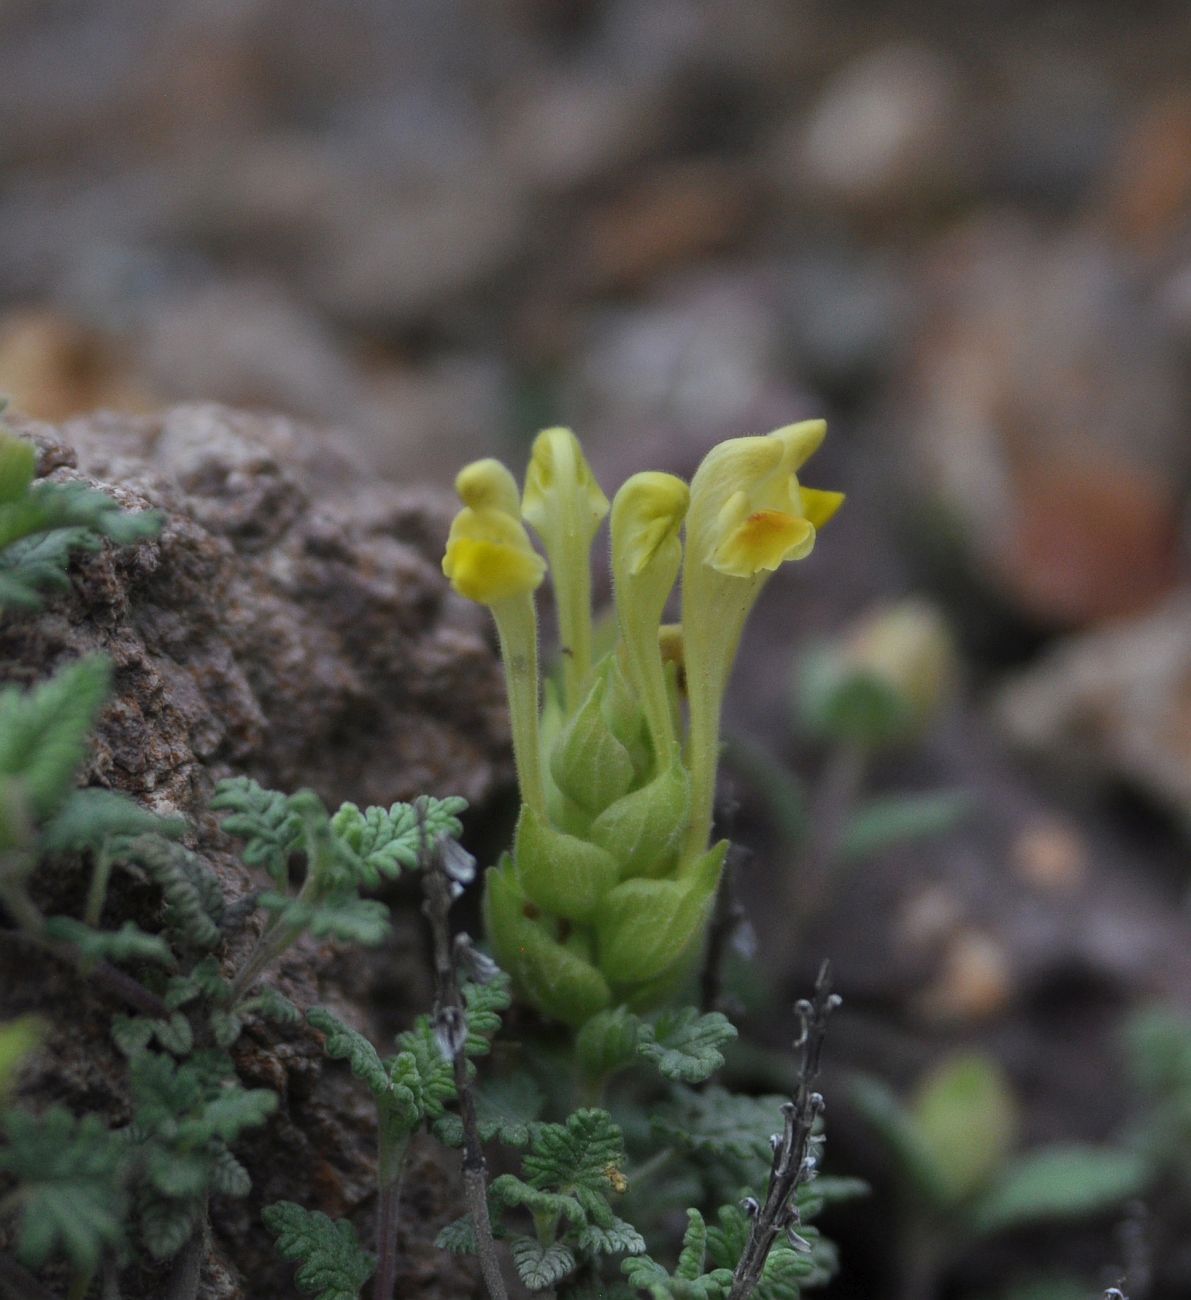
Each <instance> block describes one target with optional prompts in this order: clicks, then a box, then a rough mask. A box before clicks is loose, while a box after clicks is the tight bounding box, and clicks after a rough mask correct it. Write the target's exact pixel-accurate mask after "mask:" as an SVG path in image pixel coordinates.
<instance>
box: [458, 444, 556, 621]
mask: <svg viewBox="0 0 1191 1300" xmlns="http://www.w3.org/2000/svg"><path fill="white" fill-rule="evenodd" d="M455 490H456V491H457V492H458V493H459V497H460V499H461V500H462V501H463V503H464V505H463V509H462V510H460V512H459V513H458V514H457V515H456V516H455V520H454V522H453V523H452V524H451V532H450V535H449V537H448V538H447V550H446V554H445V555H444V556H443V562H442V569H443V573H445V574H446V576H447V577H448V578H449V579H450V580H451V585H452V586H453V587H454V588H455V590H456V591H457V592H458V593H459V594H460V595H461V596H465V597H466V598H467V599H468V600H474V601H478V602H479V603H480V604H482V605H495V604H498V603H499V602H502V601H506V600H510V599H511V598H513V597H514V596H519V595H523V594H525V593H527V592H531V591H534V590H535V589H536V588H537V587H538V586H539V585H540V584H541V581H542V579H543V578H544V577H545V575H546V562H545V560H543V559H542V557H541V556H540V555H539V554H538V553H537V551H535V550H534V549H533V545H532V543H531V542H530V540H529V535H528V534H527V533H526V531H525V527H524V525H523V524H522V523H521V520H520V518H519V517H518V500H517V484H516V482H515V481H514V479H513V476H512V474H510V473H509V471H508V470H507V469H506V468H505V467H504V466H503V465H502V464H501V463H500V461H498V460H491V459H489V460H478V461H475V462H474V463H473V464H471V465H467V466H465V467H464V468H463V469H462V470H460V471H459V475H458V477H457V478H456V480H455Z"/></svg>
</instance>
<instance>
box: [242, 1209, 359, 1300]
mask: <svg viewBox="0 0 1191 1300" xmlns="http://www.w3.org/2000/svg"><path fill="white" fill-rule="evenodd" d="M261 1218H262V1219H263V1220H264V1223H265V1227H266V1228H268V1230H269V1231H270V1232H271V1233H272V1234H273V1236H274V1237H276V1239H277V1250H278V1253H279V1254H280V1255H281V1256H282V1257H283V1258H284V1259H288V1260H293V1261H296V1262H297V1263H298V1264H300V1265H301V1267H300V1268H299V1269H298V1273H297V1279H298V1285H299V1286H300V1287H301V1288H302V1290H303V1291H305V1292H306V1293H307V1294H309V1295H312V1296H314V1297H315V1298H316V1300H358V1297H359V1294H360V1288H361V1287H362V1286H363V1285H364V1283H365V1282H367V1281H368V1279H369V1278H370V1277H371V1276H372V1274H373V1273H374V1272H375V1271H376V1260H375V1259H374V1258H373V1256H372V1255H370V1254H369V1253H368V1252H367V1251H366V1250H364V1249H363V1248H362V1247H361V1246H360V1243H359V1241H358V1240H357V1239H356V1233H355V1229H354V1228H353V1227H352V1226H351V1224H350V1223H346V1222H339V1223H335V1222H334V1221H333V1220H331V1219H329V1218H327V1216H326V1215H325V1214H322V1213H320V1212H319V1211H317V1210H304V1209H303V1208H302V1207H301V1206H300V1205H295V1204H294V1203H293V1202H292V1201H277V1202H275V1203H274V1204H273V1205H267V1206H265V1208H264V1209H263V1210H262V1211H261Z"/></svg>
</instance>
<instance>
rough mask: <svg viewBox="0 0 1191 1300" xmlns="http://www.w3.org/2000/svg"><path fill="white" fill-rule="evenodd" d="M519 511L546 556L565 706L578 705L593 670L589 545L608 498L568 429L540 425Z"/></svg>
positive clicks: (569, 708)
mask: <svg viewBox="0 0 1191 1300" xmlns="http://www.w3.org/2000/svg"><path fill="white" fill-rule="evenodd" d="M521 513H522V515H523V516H524V517H525V519H526V521H527V522H528V523H529V524H530V525H531V526H532V527H533V529H534V531H535V532H536V533H537V534H538V536H539V537H540V538H541V539H542V544H543V545H544V546H545V548H546V554H547V556H548V557H549V559H550V568H551V571H552V574H553V580H554V599H555V605H556V611H557V615H558V639H559V645H560V651H561V654H562V664H563V685H564V688H565V689H564V695H565V699H566V707H567V709H568V710H573V709H577V708H578V707H579V705H580V704H581V703H582V701H583V699H584V698H585V696H586V692H587V686H588V681H587V678H588V674H589V673H590V671H591V637H592V632H591V544H592V542H593V541H594V539H595V535H596V533H597V532H598V531H599V527H600V524H601V522H602V521H603V518H604V516H605V515H606V514H607V513H608V498H607V497H606V496H605V495H604V493H603V491H602V489H601V488H600V485H599V484H598V483H597V482H596V479H595V475H594V474H593V473H592V472H591V466H590V465H588V463H587V461H586V460H585V459H584V457H583V449H582V448H581V447H580V446H579V439H578V438H576V437H575V435H574V434H573V433H572V432H571V431H570V429H543V431H542V432H541V433H539V434H538V436H537V437H536V438H535V439H534V444H533V452H532V454H531V455H530V461H529V468H528V469H527V470H526V472H525V494H524V496H523V497H522V500H521Z"/></svg>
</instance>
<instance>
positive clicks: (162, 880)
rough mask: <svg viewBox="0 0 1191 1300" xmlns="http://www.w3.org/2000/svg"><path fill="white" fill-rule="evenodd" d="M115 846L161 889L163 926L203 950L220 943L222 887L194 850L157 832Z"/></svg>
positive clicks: (124, 859) (121, 855)
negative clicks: (164, 906)
mask: <svg viewBox="0 0 1191 1300" xmlns="http://www.w3.org/2000/svg"><path fill="white" fill-rule="evenodd" d="M119 848H120V858H121V860H122V861H128V862H135V863H136V864H137V865H138V866H139V867H140V868H141V869H142V870H143V871H144V872H145V874H146V875H147V876H148V877H149V878H150V879H151V880H152V881H153V882H154V883H155V884H156V885H157V886H158V888H159V889H160V890H161V892H162V894H163V895H164V897H165V901H166V913H165V924H166V927H167V929H169V930H170V932H171V933H172V934H173V935H175V937H176V938H177V940H178V941H179V942H181V943H183V944H187V945H190V946H191V947H194V948H198V949H199V950H200V951H204V952H211V951H213V950H214V949H216V948H218V947H219V946H220V945H221V944H222V943H223V934H222V933H221V931H220V929H219V921H220V920H221V919H222V916H223V907H224V899H223V891H222V890H221V888H220V885H219V881H218V879H217V878H216V876H215V873H214V872H213V871H212V870H211V868H210V867H209V866H208V865H207V864H206V863H205V862H204V861H203V860H202V859H201V858H200V857H199V856H198V855H197V854H195V853H191V852H190V850H189V849H186V848H183V846H182V845H181V844H173V843H171V842H170V841H169V840H165V839H162V838H161V836H160V835H138V836H136V838H135V839H130V840H127V841H125V840H120V841H119Z"/></svg>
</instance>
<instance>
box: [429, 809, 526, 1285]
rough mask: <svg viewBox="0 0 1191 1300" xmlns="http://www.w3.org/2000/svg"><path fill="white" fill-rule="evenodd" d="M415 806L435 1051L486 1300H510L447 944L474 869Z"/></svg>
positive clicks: (463, 1015)
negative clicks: (459, 1138) (454, 1097)
mask: <svg viewBox="0 0 1191 1300" xmlns="http://www.w3.org/2000/svg"><path fill="white" fill-rule="evenodd" d="M415 807H416V808H417V810H418V818H419V826H420V828H421V833H422V843H421V847H420V850H419V856H420V857H421V866H422V888H423V891H424V893H425V902H424V903H423V904H422V910H423V912H425V914H426V916H427V918H428V920H429V922H430V933H431V938H432V941H433V948H434V1030H435V1037H436V1038H437V1040H438V1044H439V1047H440V1048H441V1049H442V1050H443V1054H444V1055H445V1056H446V1057H448V1059H449V1060H450V1061H451V1064H452V1067H453V1068H454V1072H455V1091H456V1093H457V1094H458V1100H459V1115H460V1119H461V1120H462V1122H463V1192H464V1198H465V1201H466V1204H467V1211H468V1215H469V1216H470V1218H471V1223H472V1228H473V1230H474V1232H475V1237H476V1253H477V1254H478V1256H479V1259H480V1271H481V1273H482V1274H483V1276H484V1285H485V1286H486V1287H487V1288H488V1295H489V1297H490V1300H508V1292H507V1291H506V1289H505V1283H504V1278H503V1277H502V1276H501V1271H500V1260H499V1258H498V1256H497V1252H496V1239H495V1238H494V1237H493V1235H492V1221H491V1220H490V1219H489V1217H488V1164H487V1161H486V1160H485V1159H484V1148H483V1146H482V1144H481V1142H480V1131H479V1126H478V1124H477V1123H476V1106H475V1098H474V1097H473V1096H472V1091H471V1082H470V1080H469V1079H468V1077H467V1054H466V1051H465V1050H464V1049H465V1047H466V1045H467V1010H466V1007H465V1005H464V1002H463V994H462V993H461V992H460V988H459V974H458V970H457V968H456V965H455V956H456V952H457V946H456V945H453V944H452V941H451V926H450V921H449V916H448V914H449V913H450V910H451V904H452V903H453V902H454V901H455V898H456V896H457V895H458V893H459V892H460V891H461V889H462V887H463V884H464V883H466V880H467V878H468V877H469V876H470V875H474V871H475V864H474V862H472V861H471V859H470V858H467V857H466V855H465V854H464V853H463V850H462V849H460V848H459V846H458V845H457V844H456V843H455V842H454V841H453V840H449V839H447V838H446V837H440V838H439V839H438V840H437V841H435V842H434V843H430V842H428V838H427V835H426V826H425V820H424V805H423V804H422V802H421V801H420V800H419V801H418V802H417V804H415ZM464 859H466V860H464Z"/></svg>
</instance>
